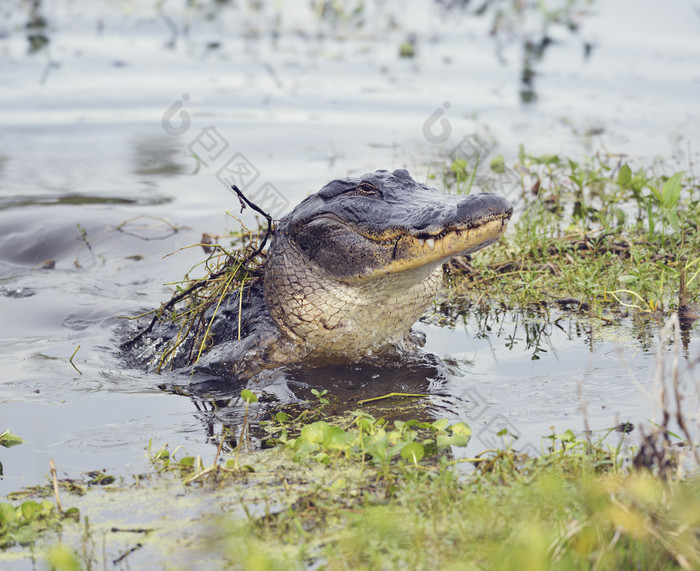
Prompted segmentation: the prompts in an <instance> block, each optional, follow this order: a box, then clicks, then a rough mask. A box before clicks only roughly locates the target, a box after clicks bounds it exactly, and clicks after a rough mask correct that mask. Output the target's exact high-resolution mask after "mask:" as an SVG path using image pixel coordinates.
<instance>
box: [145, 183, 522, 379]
mask: <svg viewBox="0 0 700 571" xmlns="http://www.w3.org/2000/svg"><path fill="white" fill-rule="evenodd" d="M511 213H512V208H511V206H510V204H509V203H508V202H507V201H506V200H505V199H503V198H501V197H499V196H496V195H493V194H475V195H470V196H448V195H445V194H442V193H440V192H438V191H437V190H435V189H433V188H430V187H428V186H426V185H423V184H419V183H417V182H416V181H414V180H413V179H412V178H411V177H410V175H409V174H408V172H406V171H405V170H397V171H394V172H393V173H390V172H387V171H376V172H374V173H369V174H366V175H364V176H362V177H360V178H347V179H342V180H335V181H332V182H330V183H329V184H327V185H326V186H325V187H324V188H323V189H321V190H320V191H319V192H318V193H316V194H314V195H312V196H310V197H309V198H307V199H306V200H304V201H303V202H302V203H301V204H299V205H298V206H297V207H296V208H295V209H294V210H293V211H292V212H291V213H290V214H288V215H287V216H285V217H284V218H283V219H282V220H280V222H279V224H278V226H277V228H276V230H275V235H274V238H273V240H272V243H271V245H270V248H269V251H268V256H267V262H266V265H265V273H264V279H263V284H262V286H261V284H259V283H254V284H252V285H250V286H249V287H246V288H245V290H244V292H243V298H242V299H240V300H239V293H238V292H237V291H236V292H234V293H231V294H229V295H228V296H227V297H226V298H225V299H224V300H222V303H221V304H220V306H219V307H218V309H217V314H216V316H214V318H213V320H212V316H213V309H211V308H210V309H209V310H208V312H207V314H206V315H205V317H204V319H205V322H206V323H210V322H211V327H210V334H211V336H212V338H213V342H212V345H213V346H212V347H211V348H209V350H208V352H207V353H206V354H205V355H204V356H203V358H202V359H201V360H200V361H199V363H198V364H197V365H196V368H197V369H199V370H203V371H204V372H207V373H214V374H216V375H219V376H233V377H235V378H236V379H238V380H246V379H250V378H251V377H253V376H256V375H258V374H259V373H260V372H262V371H264V370H266V369H276V368H278V367H281V366H285V365H289V364H292V363H300V364H308V365H309V366H316V365H324V364H334V363H345V362H353V361H358V360H361V359H363V358H366V357H368V356H372V355H383V354H385V353H393V354H396V352H397V351H398V352H399V353H403V351H404V350H406V349H410V348H411V347H413V346H414V343H413V342H412V339H411V326H412V325H413V324H414V323H415V322H416V320H417V319H418V318H419V317H420V316H421V314H422V313H423V312H424V311H425V308H426V307H427V306H428V304H430V302H431V300H432V299H433V298H434V297H435V295H436V294H437V293H438V291H439V289H440V285H441V282H442V265H443V263H444V262H445V261H447V260H448V259H449V258H451V257H453V256H457V255H462V254H467V253H471V252H474V251H476V250H478V249H480V248H483V247H484V246H487V245H488V244H491V243H493V242H494V241H496V240H497V239H498V238H499V237H500V236H501V235H502V234H503V232H504V230H505V228H506V225H507V222H508V220H509V219H510V216H511ZM239 303H240V304H241V306H242V311H241V314H240V319H239V315H238V308H239ZM239 323H240V327H241V332H242V336H241V338H240V339H239V338H238V327H239ZM176 335H177V328H176V327H175V326H174V325H172V324H170V325H169V324H168V323H161V324H159V325H158V327H156V328H154V329H153V331H152V332H151V333H150V335H149V338H148V339H145V340H144V342H143V343H141V344H140V346H139V347H138V348H136V351H137V353H136V355H135V357H134V359H135V360H136V361H138V362H148V361H151V362H153V360H157V357H158V356H159V355H160V353H162V350H163V347H164V346H165V345H167V344H168V343H169V342H170V340H171V339H172V338H173V337H174V336H176ZM193 343H194V341H193V340H192V339H186V340H185V342H183V343H182V344H181V345H179V346H178V347H177V349H176V351H174V352H173V354H172V355H171V360H170V361H169V364H168V368H170V367H172V368H182V367H189V366H190V365H191V363H190V362H189V361H188V359H190V358H191V357H190V356H191V355H192V354H196V353H197V352H196V351H194V352H193V351H192V349H193Z"/></svg>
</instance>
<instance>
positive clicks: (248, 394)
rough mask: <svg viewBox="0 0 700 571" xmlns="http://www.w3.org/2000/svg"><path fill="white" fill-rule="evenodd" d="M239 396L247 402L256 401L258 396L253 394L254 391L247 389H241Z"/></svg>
mask: <svg viewBox="0 0 700 571" xmlns="http://www.w3.org/2000/svg"><path fill="white" fill-rule="evenodd" d="M241 398H242V399H243V400H244V401H245V402H247V403H253V402H258V397H256V396H255V393H253V391H249V390H248V389H243V390H242V391H241Z"/></svg>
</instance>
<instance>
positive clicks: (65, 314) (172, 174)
mask: <svg viewBox="0 0 700 571" xmlns="http://www.w3.org/2000/svg"><path fill="white" fill-rule="evenodd" d="M215 4H216V3H211V5H209V4H205V3H202V4H201V5H200V7H199V8H192V7H189V8H186V7H184V3H183V6H182V7H176V6H174V5H173V6H169V5H168V4H167V3H166V4H165V5H164V7H163V8H162V9H161V10H160V11H159V10H157V9H156V3H155V2H153V3H149V2H143V3H140V4H139V5H136V6H133V5H129V6H130V7H129V8H128V9H127V8H125V7H122V4H120V3H108V2H84V1H77V0H76V1H68V0H65V1H56V2H51V3H47V5H46V6H40V7H39V10H38V12H37V13H35V14H31V13H30V11H29V9H28V7H27V4H26V3H24V2H19V0H15V1H13V0H9V1H7V2H4V3H3V5H2V7H1V8H0V86H1V87H0V403H1V406H0V431H1V430H4V429H5V428H9V429H10V430H11V431H12V432H14V433H15V434H18V435H20V436H21V437H23V438H24V439H25V440H26V443H25V444H24V445H22V446H17V447H14V448H12V449H3V448H0V462H2V465H3V468H4V476H3V477H2V478H0V495H2V494H5V493H7V492H9V491H12V490H15V489H18V488H20V487H22V486H25V485H30V484H34V483H38V482H42V481H43V479H44V475H45V474H46V473H47V472H48V467H49V458H53V459H54V460H55V462H56V464H57V466H58V468H59V472H60V473H61V474H68V475H70V476H74V477H75V476H77V475H79V474H80V473H81V472H82V471H86V470H92V469H103V468H104V469H106V470H108V471H109V472H111V473H115V474H126V473H130V472H138V471H140V470H143V469H145V467H146V465H147V463H146V460H145V455H144V448H145V447H146V446H147V445H148V442H149V440H152V441H153V442H154V443H155V445H158V446H159V445H161V444H163V443H165V442H168V443H169V444H170V445H171V447H173V448H174V447H175V446H177V445H180V444H182V445H184V446H185V447H186V448H187V450H188V451H189V453H190V454H202V455H203V456H204V457H205V458H208V457H210V456H213V454H214V450H215V445H214V444H213V440H212V436H213V437H214V440H216V435H217V434H218V431H219V430H220V426H221V425H220V422H221V421H222V420H224V421H226V422H229V423H231V422H235V420H236V418H237V415H238V414H239V409H238V408H236V407H235V406H234V407H233V408H232V409H230V410H225V411H219V412H213V413H212V412H207V411H206V410H203V406H204V405H203V403H202V402H195V401H193V400H192V399H190V398H188V397H186V396H182V395H177V394H172V393H169V392H167V391H163V390H161V389H160V388H159V386H160V385H161V384H162V383H163V382H164V378H163V377H159V376H156V375H145V374H144V373H143V372H141V371H137V370H130V369H127V368H125V366H124V363H123V362H122V361H121V360H120V359H119V357H118V356H117V354H116V346H117V341H118V340H117V339H116V335H115V327H116V326H117V324H118V323H119V317H120V316H127V315H134V314H136V313H139V312H141V311H143V310H145V309H150V308H152V307H154V306H156V305H158V304H159V303H160V302H161V301H163V300H165V299H167V298H169V296H170V293H171V291H172V287H171V286H167V285H164V284H168V283H171V282H173V281H177V280H178V279H180V278H181V277H182V275H183V274H184V273H185V272H186V271H187V270H189V269H190V268H191V267H192V266H194V265H195V264H197V263H198V262H200V261H201V260H202V259H203V258H204V254H203V252H202V251H201V250H200V249H199V248H191V249H185V250H182V251H180V252H178V253H177V254H176V255H172V256H168V257H164V256H166V255H167V254H170V253H172V252H175V251H177V250H178V249H180V248H183V247H185V246H188V245H190V244H194V243H197V242H199V240H200V237H201V235H202V233H203V232H209V233H214V234H225V233H227V232H228V231H231V230H236V229H238V222H237V221H236V220H235V219H234V218H232V217H231V216H229V215H228V214H226V211H227V210H228V211H229V212H230V213H231V214H232V215H235V216H239V211H238V207H237V202H236V200H235V199H234V197H233V196H232V195H231V194H230V192H229V191H228V190H227V188H226V184H227V183H228V182H230V181H231V180H235V182H237V183H238V184H239V186H242V187H246V189H247V192H248V193H249V195H250V196H251V197H253V198H254V199H255V198H257V200H258V201H259V202H260V203H261V204H262V205H264V206H265V207H267V208H268V209H269V210H271V211H272V213H273V215H275V216H280V215H282V214H284V213H285V212H286V211H287V210H288V209H289V208H290V207H291V206H293V205H294V204H296V203H297V202H298V201H299V200H301V199H302V198H303V197H304V196H306V195H307V194H308V193H310V192H313V191H315V190H317V189H318V188H320V187H321V186H322V185H323V184H325V183H326V182H327V181H328V180H330V179H332V178H336V177H341V176H346V175H348V174H357V173H362V172H366V171H371V170H375V169H377V168H387V169H394V168H401V167H405V168H408V169H409V170H410V171H411V172H412V174H413V175H414V177H415V178H417V179H419V180H425V178H426V177H427V176H428V174H429V173H431V172H435V171H436V170H437V168H438V167H437V166H435V163H436V161H444V160H445V159H444V157H445V156H446V155H447V154H448V153H449V151H450V150H451V149H453V148H455V147H457V146H459V145H462V144H465V141H466V142H467V144H469V143H470V142H471V143H473V142H474V141H475V140H477V139H474V136H478V137H479V139H478V141H481V143H480V144H484V145H486V147H487V148H486V151H485V154H488V153H492V154H496V153H503V154H504V155H505V156H506V158H507V160H508V159H512V158H513V157H515V156H516V154H517V150H518V146H519V145H521V144H524V145H525V146H526V149H527V150H528V151H529V152H532V153H538V152H546V153H554V152H561V153H568V154H571V155H573V156H579V155H582V154H585V153H590V152H593V151H596V150H599V149H607V150H610V151H611V152H624V153H627V154H628V155H630V157H631V160H633V161H638V162H639V163H640V164H649V163H650V162H652V161H654V160H655V158H656V157H662V158H663V161H661V162H659V165H660V168H661V167H668V168H676V167H678V165H680V167H678V168H688V165H689V162H690V161H692V160H697V149H696V148H695V147H694V146H693V145H691V144H690V142H691V141H697V140H699V137H698V135H700V114H699V113H698V109H699V108H698V104H697V101H698V96H699V95H700V68H698V66H697V62H698V61H700V39H699V38H700V35H699V34H698V32H699V31H700V17H698V13H697V7H696V6H695V5H694V4H693V2H690V1H681V2H677V3H674V5H673V6H672V7H671V6H662V5H661V4H658V3H655V2H631V1H625V2H617V3H594V4H592V7H591V8H590V10H588V11H587V12H586V13H579V12H577V11H573V12H572V13H571V14H570V18H569V19H568V20H566V21H564V22H563V23H562V24H550V25H549V26H544V24H543V23H542V22H543V21H544V20H543V18H542V16H541V15H538V14H537V12H536V11H532V10H531V11H529V12H527V14H525V15H522V16H518V15H512V21H510V23H508V22H506V23H504V24H502V27H501V28H500V30H499V32H498V33H497V34H496V35H495V36H492V35H490V34H489V30H490V29H491V28H492V27H493V17H492V16H493V14H486V15H485V16H483V17H476V16H474V15H473V14H471V13H470V12H469V7H468V8H467V10H466V11H463V10H462V9H460V8H459V7H458V6H453V7H451V8H449V9H448V8H446V7H445V5H444V4H440V3H437V2H430V1H427V0H426V1H424V2H416V3H414V4H412V8H411V10H410V11H408V10H404V9H402V8H401V6H402V5H400V4H396V3H393V2H387V3H382V4H381V5H379V6H374V5H372V6H366V7H365V9H364V11H363V12H362V14H361V16H360V17H357V16H352V15H351V14H349V13H345V14H335V15H333V14H330V15H329V14H326V15H325V16H323V17H321V16H319V13H318V12H314V11H312V10H311V9H309V5H308V4H307V3H305V2H290V3H288V4H285V5H284V9H279V11H278V8H275V7H272V5H271V6H269V7H264V8H260V9H255V8H253V7H251V6H252V4H250V5H249V4H243V3H241V4H240V5H238V4H236V5H235V6H233V5H228V4H225V5H223V6H220V7H215ZM210 16H211V17H210ZM41 19H43V20H44V22H45V25H44V26H42V25H41ZM360 20H361V21H360ZM506 24H508V26H506ZM572 28H574V29H575V31H573V32H572V31H571V29H572ZM650 38H653V41H651V39H650ZM406 41H413V42H414V43H415V49H416V55H415V57H414V58H400V57H399V56H398V54H399V47H400V46H401V44H402V43H404V42H406ZM441 120H442V122H441ZM193 155H197V156H198V157H199V160H196V159H195V157H194V156H193ZM488 182H490V183H491V184H492V186H493V187H494V188H496V189H499V188H500V189H501V190H502V191H503V192H504V193H508V192H509V191H510V190H511V187H509V186H508V181H506V180H499V179H495V180H491V181H488ZM437 184H439V181H438V182H437ZM242 220H243V221H244V222H245V223H246V224H248V225H251V226H253V225H254V224H255V220H254V218H253V217H252V216H250V215H249V213H247V212H246V213H244V214H243V215H242ZM47 262H48V263H47ZM44 268H51V269H44ZM559 325H560V326H561V327H559V326H555V325H553V324H552V322H551V320H550V321H549V322H546V321H544V320H543V319H542V317H541V316H539V315H536V314H533V315H530V316H528V315H524V314H513V313H508V312H505V313H492V314H490V315H488V316H484V315H480V314H478V313H472V314H470V315H469V316H468V317H467V318H466V319H465V320H463V321H460V320H457V321H456V323H454V324H453V325H451V326H440V325H437V324H428V323H421V324H419V325H418V329H419V330H422V331H424V332H425V333H426V334H427V340H428V341H427V347H426V348H427V350H429V351H431V352H433V353H435V354H437V355H439V356H441V357H443V358H444V359H445V360H446V361H447V363H448V366H449V371H450V373H449V374H448V375H446V376H445V375H443V376H440V375H435V376H432V375H424V376H422V377H421V376H420V375H418V376H415V375H413V376H412V375H403V376H401V377H399V378H397V377H388V378H384V379H383V380H382V381H381V382H383V383H385V385H386V386H387V387H388V388H392V387H395V386H400V387H403V388H405V389H416V390H417V389H420V390H421V391H423V390H427V391H430V392H432V393H433V394H434V395H435V396H434V398H433V404H432V406H433V407H434V409H435V411H436V412H437V413H439V414H445V415H447V416H450V417H454V418H460V419H463V420H466V421H467V422H468V423H470V424H471V425H472V427H473V428H474V431H475V438H474V439H473V442H472V448H473V449H474V450H476V449H483V448H484V447H486V446H491V445H493V444H494V443H495V442H497V438H496V436H495V434H496V432H498V430H500V428H503V427H506V428H509V430H510V432H511V433H514V434H517V435H519V436H520V440H519V442H520V443H522V444H523V445H528V446H529V447H530V448H532V449H535V448H539V445H540V440H539V437H540V436H541V435H543V434H545V433H547V432H548V430H549V427H550V426H556V428H557V430H564V429H566V428H572V429H574V430H580V429H581V428H582V427H583V423H582V415H581V406H580V397H582V398H583V399H584V400H585V401H586V402H587V403H588V404H587V414H588V418H589V422H590V424H591V426H592V427H593V428H603V427H605V426H610V425H612V424H615V423H617V422H619V421H621V420H631V421H632V422H638V421H643V420H645V419H647V418H651V417H652V415H653V414H654V405H653V398H651V399H650V398H647V396H646V395H645V392H644V391H649V392H651V393H653V390H654V382H653V381H654V370H655V359H656V357H655V354H656V351H657V348H658V342H657V337H656V331H657V329H658V327H659V325H660V324H658V323H655V322H649V323H646V324H641V325H640V324H639V323H631V322H629V323H627V322H626V323H623V324H622V325H620V326H615V327H608V328H605V327H601V326H600V324H598V323H595V322H588V321H587V320H578V319H575V318H566V319H564V320H563V321H562V322H559ZM698 341H699V339H698V333H697V329H696V330H695V331H694V332H691V334H690V342H689V345H688V346H687V349H686V354H687V355H688V357H693V355H697V353H698ZM78 347H79V348H78ZM76 349H77V353H76V354H75V357H74V359H73V363H74V364H75V366H76V367H77V369H79V371H78V370H76V368H74V367H73V366H72V365H71V363H70V362H69V360H70V357H71V356H72V355H73V354H74V352H76ZM535 357H536V358H535ZM692 374H693V373H692V372H691V373H690V375H691V376H692ZM694 374H695V377H696V379H697V370H696V371H695V372H694ZM327 376H328V377H329V379H330V380H329V381H328V382H329V384H330V388H331V389H333V388H334V387H333V383H334V382H335V381H333V379H332V375H330V374H327ZM371 377H372V376H371V375H370V379H371ZM165 380H167V379H165ZM307 380H308V379H307ZM317 380H318V384H319V386H322V385H323V382H324V381H323V379H317ZM692 380H693V379H691V381H692ZM363 384H366V381H359V382H358V390H360V389H362V386H363ZM385 385H379V384H378V383H377V386H375V387H374V390H379V388H382V389H383V388H384V386H385ZM285 387H286V385H284V383H282V384H280V383H274V382H273V383H270V385H269V386H268V387H267V390H269V391H270V392H272V393H276V394H282V393H283V392H284V391H285V390H287V388H288V387H287V388H285ZM253 388H254V389H255V388H256V387H253ZM257 388H258V389H261V388H262V387H260V386H258V387H257ZM335 388H336V389H337V390H339V391H340V390H341V389H342V388H343V387H338V386H337V385H336V387H335ZM351 389H352V387H351ZM693 418H694V417H693ZM208 455H209V456H208Z"/></svg>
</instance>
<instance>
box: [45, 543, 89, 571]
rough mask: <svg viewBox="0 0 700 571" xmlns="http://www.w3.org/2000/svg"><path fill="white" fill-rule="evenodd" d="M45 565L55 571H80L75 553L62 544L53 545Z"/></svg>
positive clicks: (80, 566)
mask: <svg viewBox="0 0 700 571" xmlns="http://www.w3.org/2000/svg"><path fill="white" fill-rule="evenodd" d="M47 563H48V564H49V566H50V567H51V569H56V571H80V569H81V568H82V565H81V564H80V560H79V559H78V556H77V555H76V554H75V552H74V551H72V550H71V549H69V548H68V547H66V546H65V545H64V544H62V543H59V544H57V545H54V546H53V547H52V548H51V549H50V550H49V554H48V557H47Z"/></svg>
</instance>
